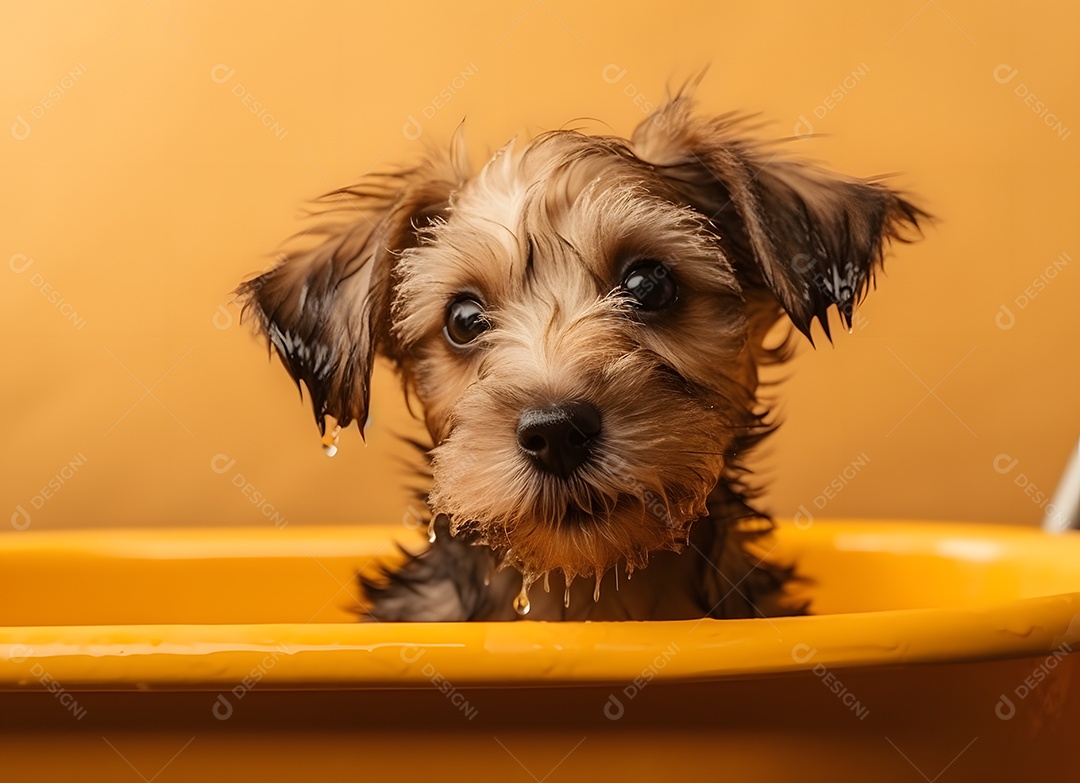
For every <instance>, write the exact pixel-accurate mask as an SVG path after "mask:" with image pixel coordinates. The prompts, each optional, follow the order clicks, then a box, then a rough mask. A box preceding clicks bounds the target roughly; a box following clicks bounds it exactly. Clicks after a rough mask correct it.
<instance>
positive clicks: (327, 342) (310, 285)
mask: <svg viewBox="0 0 1080 783" xmlns="http://www.w3.org/2000/svg"><path fill="white" fill-rule="evenodd" d="M439 169H440V166H439V164H435V163H425V164H423V165H422V166H420V167H418V168H416V169H412V170H409V171H406V172H402V173H399V174H394V175H381V176H372V177H368V178H367V179H366V180H364V181H363V182H361V184H359V185H357V186H355V187H353V188H345V189H342V190H339V191H334V192H333V193H330V194H328V195H327V196H324V197H323V198H322V201H323V202H330V203H331V205H330V207H329V208H328V210H327V215H337V216H339V218H340V216H341V215H342V213H343V212H345V213H348V214H347V215H346V217H348V220H347V221H344V222H338V223H337V224H336V225H333V226H331V227H329V228H326V229H322V230H320V231H319V232H318V233H320V234H322V235H324V236H325V238H324V240H323V241H322V243H321V244H319V245H317V246H316V247H314V248H313V249H310V250H307V251H304V252H300V253H295V254H291V255H287V256H286V257H285V258H284V260H283V261H281V262H280V263H279V264H278V265H277V266H275V267H274V268H273V269H271V270H270V271H269V272H265V273H264V274H261V275H259V276H258V277H255V278H253V279H251V280H248V281H246V282H244V283H242V284H241V285H240V286H239V287H238V288H237V289H236V294H237V295H238V296H239V298H240V299H241V301H242V304H243V316H247V315H248V313H250V314H251V315H253V316H254V317H255V320H256V324H257V327H258V330H259V331H260V332H262V333H263V334H265V335H266V337H267V339H268V341H269V343H270V345H272V346H273V347H274V349H275V350H276V351H277V355H278V357H280V359H281V362H282V364H283V365H285V369H286V370H288V371H289V375H291V376H292V377H293V380H295V381H296V384H297V387H298V388H299V386H300V381H303V382H304V385H305V386H307V388H308V393H309V394H310V395H311V405H312V408H313V410H314V413H315V420H316V422H317V423H318V425H319V431H320V432H321V433H322V434H324V435H325V433H326V416H327V415H330V416H333V417H334V418H335V419H336V420H337V422H338V424H339V425H340V426H342V427H347V426H349V424H350V423H351V422H352V421H353V420H355V421H356V422H357V425H358V426H359V428H360V431H361V434H362V433H363V430H364V423H365V421H366V420H367V410H368V396H369V383H370V378H371V369H372V363H373V361H374V358H375V354H376V351H382V352H384V353H386V352H388V351H389V350H390V346H389V345H388V341H389V339H390V334H389V326H390V294H391V287H392V285H393V278H394V275H393V271H394V265H395V263H396V261H397V258H398V256H399V255H400V254H401V252H402V251H403V250H405V249H407V248H410V247H413V246H415V245H416V244H417V242H418V241H419V240H418V232H419V231H420V230H421V229H422V228H423V227H424V226H425V225H427V224H429V223H430V222H431V221H432V220H434V219H436V218H437V217H438V216H440V215H442V214H443V213H444V212H445V211H446V209H447V206H448V202H449V198H450V193H451V192H452V191H453V189H454V188H455V187H456V186H457V183H456V182H454V181H453V179H454V177H453V174H452V171H448V170H444V171H440V170H439ZM325 216H326V215H324V217H325ZM243 316H242V317H243Z"/></svg>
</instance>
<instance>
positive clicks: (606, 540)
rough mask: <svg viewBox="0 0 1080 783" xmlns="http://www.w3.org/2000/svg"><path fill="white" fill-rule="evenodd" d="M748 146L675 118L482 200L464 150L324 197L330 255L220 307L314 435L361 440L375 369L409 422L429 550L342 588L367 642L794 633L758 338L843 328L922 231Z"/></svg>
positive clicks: (762, 345)
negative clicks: (659, 622) (592, 630)
mask: <svg viewBox="0 0 1080 783" xmlns="http://www.w3.org/2000/svg"><path fill="white" fill-rule="evenodd" d="M746 134H747V131H746V128H745V122H743V121H740V120H739V119H738V118H735V117H733V116H731V115H727V116H723V117H706V116H698V115H696V114H695V113H694V112H693V110H692V102H691V99H690V98H689V96H688V95H685V94H680V95H678V96H676V97H675V98H674V99H672V100H671V101H670V102H669V103H668V104H667V105H666V106H664V107H662V108H661V109H660V110H659V111H657V112H656V114H654V115H653V116H651V117H650V118H648V119H647V120H646V121H645V122H643V123H642V124H641V126H640V127H638V128H637V130H636V131H635V132H634V134H633V136H632V137H631V139H629V140H625V139H621V138H614V137H609V136H590V135H584V134H582V133H579V132H576V131H571V130H562V131H554V132H550V133H545V134H542V135H540V136H538V137H536V138H534V139H532V140H531V141H528V142H526V143H523V144H522V143H518V142H511V143H510V144H508V145H507V146H505V147H503V148H502V149H501V150H500V151H499V152H498V153H496V154H495V156H494V157H493V158H492V159H491V160H490V161H488V163H487V164H486V165H485V166H484V167H483V168H482V169H480V170H479V171H478V172H474V171H473V170H472V169H471V168H470V166H469V164H468V162H467V161H466V156H465V154H464V152H463V149H462V145H461V143H460V140H459V141H458V142H456V143H455V145H454V146H453V147H452V149H451V151H450V153H449V154H447V155H445V156H435V157H432V158H430V159H427V160H425V161H424V162H423V163H421V164H420V165H418V166H416V167H415V168H412V169H408V170H404V171H400V172H397V173H394V174H389V175H380V176H372V177H368V178H366V179H365V180H363V181H362V182H361V183H360V184H359V185H357V186H355V187H352V188H347V189H345V190H342V191H338V192H336V193H334V194H331V197H332V198H334V199H338V200H342V199H343V200H346V201H347V202H348V203H347V206H348V207H350V209H347V210H345V211H335V212H334V214H336V215H339V216H344V218H345V219H344V220H342V221H339V222H338V223H337V224H336V225H334V226H333V227H332V228H330V229H328V230H326V231H325V234H326V236H325V237H324V241H323V242H322V243H321V244H319V245H318V246H316V247H314V248H313V249H309V250H306V251H303V252H298V253H294V254H292V255H290V256H289V257H288V258H286V260H284V261H283V262H282V263H281V264H280V265H278V266H277V267H275V268H274V269H272V270H271V271H269V272H266V273H264V274H262V275H260V276H258V277H256V278H254V279H252V280H249V281H248V282H246V283H244V284H242V285H241V286H240V288H239V289H238V292H239V294H240V296H241V297H242V299H243V301H244V303H245V310H246V312H247V313H249V314H251V315H253V316H254V318H255V319H256V322H257V326H258V328H259V329H260V330H261V331H262V332H263V333H265V334H266V335H267V337H268V338H269V341H270V343H271V344H272V345H273V347H274V348H275V349H276V351H277V353H278V355H279V356H280V357H281V360H282V362H283V363H284V365H285V368H286V369H287V370H288V371H289V373H290V374H291V375H292V377H293V378H294V379H296V381H297V383H299V382H300V381H303V383H304V384H305V385H306V386H307V389H308V391H309V393H310V395H311V399H312V403H313V405H314V410H315V416H316V420H317V422H318V423H319V426H320V429H323V431H324V434H325V433H326V427H327V417H332V419H333V420H334V421H333V422H331V425H330V428H331V430H334V424H335V423H336V424H337V425H340V426H348V425H349V424H350V423H351V422H353V421H356V422H357V423H358V425H359V426H360V427H362V426H363V423H364V421H365V418H366V415H367V406H368V392H369V378H370V374H371V369H372V363H373V361H374V360H375V357H376V356H377V355H381V356H384V357H386V358H387V359H389V361H390V362H391V363H392V364H393V365H394V367H395V368H396V369H397V370H398V372H400V374H401V376H402V379H403V381H404V385H405V388H406V393H407V394H409V395H412V396H414V397H415V399H417V400H418V401H419V402H420V404H421V405H422V409H423V416H424V420H425V422H426V424H427V429H428V431H429V432H430V435H431V440H432V447H431V448H430V451H429V457H430V470H431V489H430V492H429V493H428V495H427V502H428V505H429V507H430V511H431V530H430V532H431V539H432V545H431V547H430V548H429V549H428V550H427V551H425V552H423V553H421V554H419V555H417V556H413V557H410V558H408V559H407V560H406V562H404V564H402V565H401V566H399V567H396V568H394V569H392V570H389V571H387V572H384V573H383V574H382V575H381V576H380V577H375V578H365V579H363V580H362V588H363V590H364V592H365V593H366V600H367V602H368V605H369V607H370V610H369V611H370V614H371V616H372V617H373V618H375V619H378V620H383V621H387V620H424V621H438V620H502V619H507V620H510V619H516V618H519V617H522V616H525V615H526V614H527V615H528V617H530V618H537V619H637V620H647V619H648V620H655V619H679V618H699V617H752V616H756V615H759V614H766V615H768V614H778V613H784V612H789V611H797V609H798V607H793V606H792V605H791V604H790V601H787V600H785V594H784V590H783V586H784V582H785V581H786V580H787V579H788V578H789V577H790V574H791V571H790V569H788V568H784V567H780V566H778V565H775V564H772V563H770V560H769V558H768V553H769V551H770V546H771V544H769V541H768V532H769V530H770V528H771V523H770V522H769V520H768V518H767V517H766V516H765V515H763V514H762V513H760V512H759V511H757V510H755V509H754V508H753V507H752V506H751V505H750V502H751V501H750V498H751V496H752V495H753V492H752V489H751V486H750V484H749V483H748V480H747V470H746V468H745V459H746V454H747V452H748V450H750V449H751V448H752V447H753V446H754V445H755V444H756V443H758V442H759V441H760V440H761V439H762V437H764V436H765V435H767V434H768V433H769V431H770V429H771V423H770V420H769V416H768V411H767V409H766V406H765V405H764V404H763V403H762V402H761V401H760V399H759V396H758V391H759V378H758V375H759V368H760V367H762V366H763V365H766V364H770V363H777V362H781V361H783V360H784V359H785V358H786V356H787V355H788V353H789V350H788V348H789V346H790V341H789V340H783V339H781V340H779V341H776V340H773V341H772V342H771V343H770V341H769V340H767V335H768V334H769V332H770V330H771V329H772V327H773V326H774V325H775V324H776V323H777V322H778V321H780V320H781V319H787V321H788V322H789V323H790V325H793V326H794V328H795V329H797V330H798V331H799V332H802V333H803V334H804V335H806V336H807V337H809V336H810V329H811V324H812V322H813V321H814V320H815V319H817V320H818V321H819V322H820V324H821V326H822V327H823V328H824V330H825V332H826V334H828V330H829V325H828V310H829V308H830V307H832V306H834V305H835V306H836V308H837V310H838V311H839V317H840V319H841V321H842V322H843V323H844V324H845V325H846V326H847V327H848V328H850V325H851V322H852V317H853V311H854V308H855V306H856V304H857V303H858V301H859V300H860V298H861V297H862V296H863V294H864V293H865V292H866V290H867V288H868V287H869V285H870V283H871V282H872V280H873V277H874V272H875V269H876V268H877V267H878V266H879V265H880V264H881V261H882V256H883V254H884V252H885V250H886V248H887V246H888V244H889V242H890V241H891V240H903V241H906V234H907V233H908V232H909V231H910V230H916V229H917V228H918V224H919V221H920V220H921V219H923V218H924V217H925V215H924V213H923V212H922V211H921V210H919V209H918V208H917V207H915V206H913V205H912V204H911V203H910V202H909V201H907V200H905V199H904V198H902V197H901V196H900V195H899V194H897V193H896V192H894V191H893V190H891V189H890V188H889V187H887V186H886V185H884V184H883V183H882V182H881V181H877V180H863V179H854V178H850V177H844V176H839V175H836V174H833V173H829V172H826V171H824V170H822V169H820V168H817V167H815V166H811V165H808V164H805V163H801V162H797V161H794V160H791V159H789V158H786V157H784V156H783V155H781V154H779V153H777V151H776V150H775V149H773V148H769V147H766V146H764V145H761V144H758V143H755V142H754V141H752V140H750V139H749V138H748V137H747V135H746ZM788 333H789V334H790V333H791V330H790V329H789V330H788ZM332 434H336V430H334V432H333V433H332ZM646 566H647V567H646ZM631 576H632V577H633V579H631ZM579 577H581V578H580V579H579ZM538 580H539V582H540V584H542V586H543V589H541V587H540V585H539V584H537V585H534V583H535V582H537V581H538ZM575 580H576V581H575ZM620 582H621V583H620ZM530 587H531V588H532V589H531V590H530V589H529V588H530Z"/></svg>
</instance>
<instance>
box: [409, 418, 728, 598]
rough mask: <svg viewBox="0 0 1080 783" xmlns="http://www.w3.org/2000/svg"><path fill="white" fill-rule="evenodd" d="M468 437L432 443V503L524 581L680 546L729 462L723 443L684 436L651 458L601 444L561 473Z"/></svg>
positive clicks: (636, 561) (597, 571) (598, 568)
mask: <svg viewBox="0 0 1080 783" xmlns="http://www.w3.org/2000/svg"><path fill="white" fill-rule="evenodd" d="M465 440H467V439H463V438H462V439H459V438H456V437H454V436H451V437H450V438H449V439H447V440H446V441H445V442H444V443H442V444H441V445H440V446H438V447H437V448H436V449H435V451H434V453H433V462H432V469H433V471H432V472H433V476H434V486H433V489H432V491H431V493H430V495H429V499H430V502H431V507H432V511H433V512H434V513H435V514H443V515H445V516H446V517H447V518H448V519H449V520H450V529H451V532H453V533H454V534H468V535H469V536H470V537H471V539H472V540H473V542H474V543H477V544H483V545H486V546H490V547H492V548H493V549H495V550H496V551H497V552H499V553H500V554H501V556H502V560H503V563H504V564H506V565H510V566H513V567H515V568H517V569H518V570H520V571H521V573H522V574H523V576H524V577H525V579H526V581H527V582H531V581H533V580H534V579H537V578H539V577H541V576H544V575H545V574H547V573H549V572H550V571H561V572H562V573H563V574H564V575H565V576H566V577H567V579H572V578H573V577H576V576H599V575H602V574H603V573H604V572H605V571H606V570H607V569H608V568H610V567H611V566H614V565H616V564H617V563H619V562H620V561H625V564H626V567H627V568H629V569H635V568H644V567H645V565H646V564H647V562H648V558H649V553H651V552H656V551H661V550H676V551H678V550H680V549H681V548H682V547H683V545H684V544H685V543H686V539H687V534H688V530H689V527H690V524H691V523H692V522H693V521H694V520H696V519H698V518H700V517H702V516H704V515H705V514H706V513H707V509H706V498H707V497H708V494H709V491H710V490H711V488H712V487H713V486H715V484H716V483H717V481H718V480H719V477H720V472H721V470H722V469H723V459H722V457H721V455H720V454H719V453H718V452H716V451H711V450H707V449H704V448H701V449H696V451H697V452H698V453H697V454H694V453H693V451H695V448H694V447H695V446H698V445H702V444H696V443H693V440H694V439H693V438H689V437H688V438H687V439H686V440H687V441H688V442H690V444H691V445H690V446H689V450H690V452H691V453H689V454H688V453H686V452H683V453H682V454H679V455H675V454H671V455H670V457H671V458H670V459H668V460H666V461H662V462H659V463H657V464H656V466H655V467H653V466H648V465H641V464H635V463H634V462H633V461H630V460H628V459H627V458H624V457H613V456H609V457H607V458H606V459H605V457H604V455H603V454H602V453H601V454H598V455H597V458H596V459H594V460H590V462H588V463H586V464H585V465H583V466H581V468H579V470H578V471H577V472H576V473H575V474H574V475H573V476H571V478H570V479H567V480H563V479H557V478H554V477H551V476H546V475H542V474H540V473H539V472H538V471H537V470H536V469H535V468H534V467H533V466H531V465H530V464H528V462H527V460H524V459H522V456H521V455H520V454H517V453H514V450H512V449H510V448H507V449H506V453H505V454H497V453H496V454H492V451H493V450H487V449H485V450H483V451H481V452H479V453H478V452H477V451H476V450H475V449H466V448H461V447H460V446H461V443H462V442H463V441H465ZM714 448H715V447H714ZM481 454H482V455H483V457H484V458H481ZM489 455H490V456H489Z"/></svg>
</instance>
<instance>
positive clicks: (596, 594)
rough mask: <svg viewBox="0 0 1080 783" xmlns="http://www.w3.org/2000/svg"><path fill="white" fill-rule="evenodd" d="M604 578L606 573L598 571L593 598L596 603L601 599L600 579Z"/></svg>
mask: <svg viewBox="0 0 1080 783" xmlns="http://www.w3.org/2000/svg"><path fill="white" fill-rule="evenodd" d="M603 578H604V575H603V574H602V573H600V572H599V571H597V572H596V587H594V588H593V591H592V600H593V603H594V604H595V603H596V602H597V601H599V600H600V580H601V579H603Z"/></svg>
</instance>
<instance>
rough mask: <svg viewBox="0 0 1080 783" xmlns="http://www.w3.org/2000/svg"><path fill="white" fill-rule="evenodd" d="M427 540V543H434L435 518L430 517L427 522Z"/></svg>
mask: <svg viewBox="0 0 1080 783" xmlns="http://www.w3.org/2000/svg"><path fill="white" fill-rule="evenodd" d="M427 540H428V543H431V544H434V543H435V517H432V518H431V519H430V520H428V523H427Z"/></svg>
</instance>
